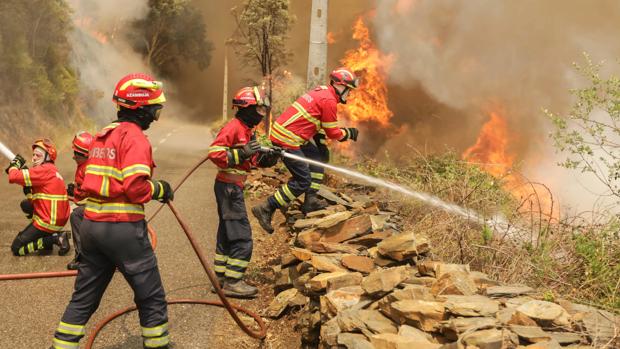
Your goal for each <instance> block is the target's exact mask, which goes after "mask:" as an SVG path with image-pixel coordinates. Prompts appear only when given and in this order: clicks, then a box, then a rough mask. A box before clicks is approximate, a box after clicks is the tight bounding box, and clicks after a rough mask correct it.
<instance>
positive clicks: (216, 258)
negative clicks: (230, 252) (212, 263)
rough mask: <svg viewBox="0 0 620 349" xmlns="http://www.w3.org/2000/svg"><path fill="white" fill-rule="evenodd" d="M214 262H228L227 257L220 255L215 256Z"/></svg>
mask: <svg viewBox="0 0 620 349" xmlns="http://www.w3.org/2000/svg"><path fill="white" fill-rule="evenodd" d="M215 260H216V261H218V262H226V261H227V260H228V256H224V255H222V254H217V253H216V254H215Z"/></svg>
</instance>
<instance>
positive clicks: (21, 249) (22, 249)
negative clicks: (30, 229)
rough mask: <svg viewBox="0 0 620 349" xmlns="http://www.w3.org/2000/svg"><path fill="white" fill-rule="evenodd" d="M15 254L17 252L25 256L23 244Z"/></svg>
mask: <svg viewBox="0 0 620 349" xmlns="http://www.w3.org/2000/svg"><path fill="white" fill-rule="evenodd" d="M17 254H19V255H20V256H25V255H26V252H25V251H24V246H22V247H20V248H19V251H17Z"/></svg>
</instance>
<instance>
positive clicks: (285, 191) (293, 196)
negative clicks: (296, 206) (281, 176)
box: [282, 184, 295, 201]
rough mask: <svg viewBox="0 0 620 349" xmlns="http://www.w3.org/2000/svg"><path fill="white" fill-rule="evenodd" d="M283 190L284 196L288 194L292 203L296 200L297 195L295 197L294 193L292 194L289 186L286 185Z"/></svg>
mask: <svg viewBox="0 0 620 349" xmlns="http://www.w3.org/2000/svg"><path fill="white" fill-rule="evenodd" d="M282 190H283V191H284V194H286V196H288V198H289V199H291V201H293V200H295V195H293V192H291V189H289V187H288V184H285V185H284V186H283V187H282Z"/></svg>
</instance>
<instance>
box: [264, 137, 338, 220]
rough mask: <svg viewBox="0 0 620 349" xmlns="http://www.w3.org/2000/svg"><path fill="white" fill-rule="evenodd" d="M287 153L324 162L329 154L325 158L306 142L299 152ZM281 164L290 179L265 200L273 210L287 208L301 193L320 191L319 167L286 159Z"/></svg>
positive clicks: (322, 172) (291, 151) (322, 173)
mask: <svg viewBox="0 0 620 349" xmlns="http://www.w3.org/2000/svg"><path fill="white" fill-rule="evenodd" d="M287 152H288V153H291V154H293V155H297V156H303V157H305V158H308V159H311V160H316V161H322V162H326V158H327V159H329V154H327V156H326V154H325V152H324V151H320V150H319V149H318V148H317V146H316V145H315V144H314V143H312V142H307V143H306V144H304V145H302V146H301V147H300V148H299V150H287ZM282 162H283V163H284V165H285V166H286V168H287V169H288V171H289V172H290V173H291V175H292V177H291V178H290V179H289V181H288V183H286V184H285V185H283V186H281V187H280V188H278V190H276V192H275V193H274V194H273V195H272V196H270V197H269V199H267V200H268V201H269V204H270V205H271V206H272V207H274V208H280V207H286V206H288V205H289V204H290V203H291V202H292V201H294V200H295V198H297V197H298V196H300V195H301V194H303V193H310V194H314V193H316V192H317V191H318V190H319V189H320V187H321V183H322V182H323V177H324V176H325V174H324V169H323V167H321V166H315V165H309V164H308V163H306V162H303V161H300V160H295V159H290V158H287V157H284V158H282Z"/></svg>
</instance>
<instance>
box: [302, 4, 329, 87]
mask: <svg viewBox="0 0 620 349" xmlns="http://www.w3.org/2000/svg"><path fill="white" fill-rule="evenodd" d="M327 6H328V0H312V14H311V17H310V47H309V48H308V76H307V82H306V84H307V87H308V88H313V87H314V86H316V85H322V84H324V83H325V74H326V68H327V67H326V66H327Z"/></svg>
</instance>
